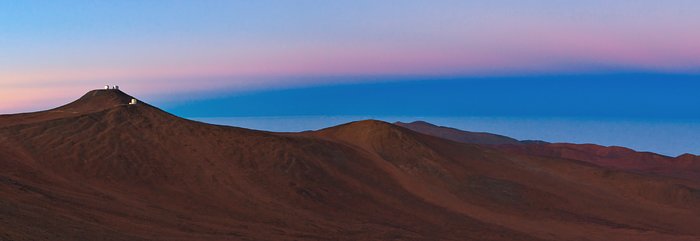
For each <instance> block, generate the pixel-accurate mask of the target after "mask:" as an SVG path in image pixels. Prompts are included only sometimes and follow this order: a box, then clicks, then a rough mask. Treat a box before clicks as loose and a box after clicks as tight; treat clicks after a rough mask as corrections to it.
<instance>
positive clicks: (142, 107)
mask: <svg viewBox="0 0 700 241" xmlns="http://www.w3.org/2000/svg"><path fill="white" fill-rule="evenodd" d="M131 98H132V97H131V96H129V95H127V94H125V93H123V92H121V91H116V90H98V91H93V92H90V93H88V94H86V95H85V96H84V97H83V98H81V99H79V100H77V101H76V102H74V103H71V104H69V105H67V106H64V107H60V108H57V109H54V110H49V111H45V112H37V113H31V114H19V115H6V116H0V239H4V240H697V239H698V238H699V237H700V231H699V230H697V229H696V227H698V225H700V218H699V217H700V215H699V214H700V186H699V185H698V184H697V183H696V182H691V181H687V180H682V179H674V178H668V177H665V176H655V175H653V176H648V175H640V174H635V173H630V172H625V171H622V170H612V169H608V168H605V167H601V166H595V165H590V164H588V163H586V162H580V161H575V160H570V159H562V158H555V157H546V156H542V155H529V154H527V153H522V152H512V151H506V150H500V149H496V148H492V147H486V146H480V145H473V144H463V143H458V142H453V141H449V140H445V139H441V138H437V137H433V136H429V135H424V134H420V133H417V132H414V131H411V130H409V129H406V128H403V127H400V126H396V125H392V124H389V123H385V122H379V121H362V122H354V123H349V124H345V125H341V126H337V127H332V128H328V129H324V130H320V131H315V132H304V133H270V132H262V131H254V130H248V129H242V128H235V127H227V126H216V125H209V124H204V123H199V122H194V121H189V120H185V119H181V118H178V117H175V116H173V115H170V114H168V113H166V112H163V111H162V110H160V109H158V108H155V107H153V106H150V105H148V104H145V103H140V104H136V105H128V104H127V103H128V100H130V99H131ZM125 101H126V102H125Z"/></svg>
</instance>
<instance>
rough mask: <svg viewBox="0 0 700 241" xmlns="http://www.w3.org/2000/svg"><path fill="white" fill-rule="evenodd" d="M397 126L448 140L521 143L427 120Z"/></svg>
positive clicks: (476, 142)
mask: <svg viewBox="0 0 700 241" xmlns="http://www.w3.org/2000/svg"><path fill="white" fill-rule="evenodd" d="M394 124H395V125H397V126H401V127H405V128H408V129H411V130H413V131H416V132H420V133H424V134H428V135H432V136H438V137H441V138H445V139H448V140H452V141H456V142H463V143H472V144H486V145H503V144H520V142H519V141H518V140H516V139H513V138H510V137H507V136H502V135H496V134H491V133H485V132H469V131H463V130H459V129H455V128H451V127H445V126H436V125H433V124H431V123H428V122H425V121H414V122H411V123H404V122H400V121H399V122H396V123H394Z"/></svg>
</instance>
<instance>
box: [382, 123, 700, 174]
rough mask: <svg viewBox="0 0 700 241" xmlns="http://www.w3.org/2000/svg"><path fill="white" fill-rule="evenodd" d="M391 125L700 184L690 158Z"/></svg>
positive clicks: (697, 165) (699, 166)
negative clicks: (683, 179) (684, 179)
mask: <svg viewBox="0 0 700 241" xmlns="http://www.w3.org/2000/svg"><path fill="white" fill-rule="evenodd" d="M394 124H396V125H398V126H402V127H406V128H408V129H411V130H413V131H416V132H420V133H423V134H427V135H433V136H437V137H441V138H445V139H448V140H452V141H457V142H462V143H470V144H482V145H490V146H492V147H494V148H496V149H499V150H502V151H507V152H510V153H517V154H523V155H538V156H544V157H554V158H565V159H572V160H578V161H584V162H589V163H592V164H596V165H598V166H602V167H608V168H614V169H617V170H626V171H633V172H639V173H650V174H657V175H663V176H669V177H678V178H687V179H691V180H696V181H700V157H699V156H696V155H692V154H683V155H680V156H678V157H668V156H664V155H659V154H656V153H651V152H637V151H634V150H632V149H629V148H624V147H618V146H610V147H606V146H601V145H595V144H571V143H548V142H544V141H533V140H527V141H518V140H516V139H513V138H510V137H506V136H501V135H495V134H490V133H481V132H469V131H463V130H458V129H454V128H450V127H444V126H436V125H433V124H430V123H427V122H424V121H416V122H411V123H403V122H396V123H394Z"/></svg>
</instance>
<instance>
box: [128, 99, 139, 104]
mask: <svg viewBox="0 0 700 241" xmlns="http://www.w3.org/2000/svg"><path fill="white" fill-rule="evenodd" d="M136 103H138V101H136V99H131V102H129V104H130V105H135V104H136Z"/></svg>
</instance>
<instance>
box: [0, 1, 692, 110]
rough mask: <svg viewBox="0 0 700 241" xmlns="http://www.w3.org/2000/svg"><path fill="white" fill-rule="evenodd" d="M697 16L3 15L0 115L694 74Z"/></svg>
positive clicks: (287, 8)
mask: <svg viewBox="0 0 700 241" xmlns="http://www.w3.org/2000/svg"><path fill="white" fill-rule="evenodd" d="M698 13H700V2H698V1H693V0H685V1H681V0H675V1H674V0H671V1H649V0H634V1H632V0H630V1H602V0H592V1H528V0H518V1H515V0H495V1H447V0H443V1H422V0H413V1H411V0H405V1H377V0H353V1H321V0H318V1H309V0H306V1H305V0H299V1H265V0H262V1H2V2H0V55H1V56H0V57H1V58H0V113H9V112H16V111H29V110H38V109H43V108H48V107H52V106H55V105H58V104H62V103H65V102H67V101H68V100H71V99H74V98H76V96H78V95H80V94H81V93H83V92H85V91H86V90H87V89H92V88H97V87H100V86H102V85H103V84H105V83H117V84H119V85H121V86H122V88H124V89H126V90H129V91H130V93H132V94H136V95H138V96H140V97H142V98H149V99H153V100H156V101H158V100H168V99H174V98H177V99H179V100H183V98H182V96H188V97H189V98H190V99H198V98H203V97H202V96H207V94H206V93H209V92H216V93H221V92H222V90H225V91H228V92H246V91H251V90H256V91H258V90H266V89H279V88H287V87H300V86H302V87H303V86H314V85H333V84H339V83H348V82H349V83H352V82H363V81H376V80H382V81H384V80H385V79H386V78H387V77H386V76H390V78H389V79H391V80H392V81H394V80H397V79H398V81H401V77H405V79H408V80H410V79H415V78H417V77H416V76H419V77H420V78H424V79H430V78H431V77H433V78H436V79H440V78H444V77H445V76H449V77H454V76H460V77H474V76H521V75H528V76H530V75H540V74H548V75H556V74H569V73H617V72H624V73H629V72H644V73H671V74H695V73H700V14H698ZM397 76H398V77H397ZM186 99H187V98H186Z"/></svg>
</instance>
